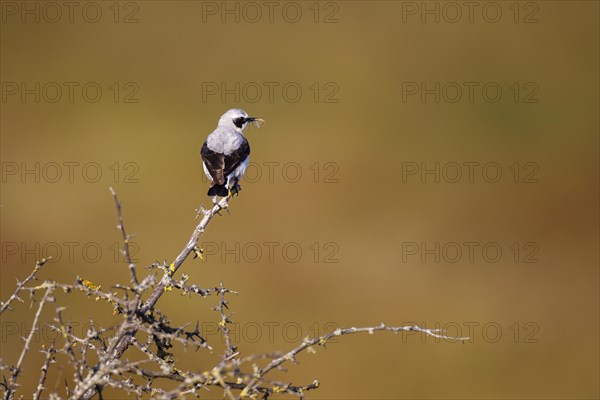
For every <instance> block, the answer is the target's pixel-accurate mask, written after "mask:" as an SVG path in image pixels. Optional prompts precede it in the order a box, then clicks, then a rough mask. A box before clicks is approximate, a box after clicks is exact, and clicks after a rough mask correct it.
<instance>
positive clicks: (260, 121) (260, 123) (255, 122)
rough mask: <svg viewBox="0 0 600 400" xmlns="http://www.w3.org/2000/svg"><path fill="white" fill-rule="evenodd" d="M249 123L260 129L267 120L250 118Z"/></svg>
mask: <svg viewBox="0 0 600 400" xmlns="http://www.w3.org/2000/svg"><path fill="white" fill-rule="evenodd" d="M248 122H252V123H253V124H254V127H255V128H260V127H261V125H262V124H264V123H265V120H264V119H262V118H258V117H248Z"/></svg>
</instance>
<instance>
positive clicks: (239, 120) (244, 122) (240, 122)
mask: <svg viewBox="0 0 600 400" xmlns="http://www.w3.org/2000/svg"><path fill="white" fill-rule="evenodd" d="M250 122H252V123H254V126H256V127H259V126H260V124H262V123H263V122H264V120H263V119H261V118H256V117H249V116H248V113H246V111H244V110H242V109H240V108H232V109H231V110H227V111H226V112H225V114H223V115H222V116H221V118H220V119H219V126H225V127H229V128H234V129H235V130H237V131H238V132H239V133H244V131H245V130H246V128H247V127H248V124H249V123H250Z"/></svg>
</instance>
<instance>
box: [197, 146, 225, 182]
mask: <svg viewBox="0 0 600 400" xmlns="http://www.w3.org/2000/svg"><path fill="white" fill-rule="evenodd" d="M200 156H202V160H203V161H204V164H206V169H207V170H208V173H209V174H210V176H212V178H213V183H214V184H217V185H223V184H224V183H225V177H226V176H227V174H224V169H225V155H224V154H222V153H216V152H214V151H212V150H211V149H209V148H208V146H207V144H206V142H204V145H202V149H201V150H200Z"/></svg>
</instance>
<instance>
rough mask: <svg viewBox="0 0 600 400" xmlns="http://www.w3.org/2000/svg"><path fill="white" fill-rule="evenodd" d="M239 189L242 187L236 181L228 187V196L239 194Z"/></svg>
mask: <svg viewBox="0 0 600 400" xmlns="http://www.w3.org/2000/svg"><path fill="white" fill-rule="evenodd" d="M241 190H242V187H241V186H240V185H239V184H237V183H236V184H235V185H233V186H232V187H230V188H229V197H233V196H239V195H240V191H241Z"/></svg>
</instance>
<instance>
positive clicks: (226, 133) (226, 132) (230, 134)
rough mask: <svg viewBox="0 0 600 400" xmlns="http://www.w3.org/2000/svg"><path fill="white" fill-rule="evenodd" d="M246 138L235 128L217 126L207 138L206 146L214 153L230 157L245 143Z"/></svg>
mask: <svg viewBox="0 0 600 400" xmlns="http://www.w3.org/2000/svg"><path fill="white" fill-rule="evenodd" d="M244 140H245V138H244V136H243V135H242V134H241V133H239V132H238V131H236V130H235V129H233V128H229V127H225V126H217V128H216V129H215V130H214V131H213V132H212V133H211V134H210V135H208V137H207V138H206V145H207V146H208V148H209V149H210V150H212V151H214V152H217V153H222V154H225V155H226V156H228V155H230V154H231V153H233V152H234V151H236V150H237V149H238V148H239V147H240V145H241V144H242V143H243V142H244Z"/></svg>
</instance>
